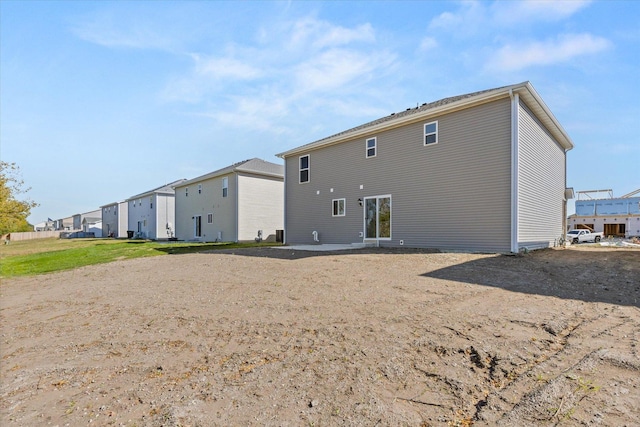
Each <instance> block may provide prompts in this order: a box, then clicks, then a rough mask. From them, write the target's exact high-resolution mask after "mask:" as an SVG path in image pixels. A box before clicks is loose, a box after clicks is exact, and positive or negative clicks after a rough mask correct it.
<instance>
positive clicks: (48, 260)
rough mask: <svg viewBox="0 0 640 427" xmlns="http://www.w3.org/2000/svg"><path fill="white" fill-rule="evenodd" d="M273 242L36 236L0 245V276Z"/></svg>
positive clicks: (263, 244) (6, 276) (23, 274)
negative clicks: (163, 240)
mask: <svg viewBox="0 0 640 427" xmlns="http://www.w3.org/2000/svg"><path fill="white" fill-rule="evenodd" d="M273 245H274V244H273V243H194V242H171V243H161V242H152V241H145V240H115V239H55V238H52V239H35V240H27V241H18V242H11V244H9V245H2V246H1V247H0V277H2V278H8V277H16V276H29V275H35V274H42V273H51V272H54V271H61V270H70V269H73V268H76V267H82V266H85V265H93V264H102V263H107V262H112V261H116V260H121V259H131V258H142V257H150V256H160V255H170V254H187V253H194V252H202V251H210V250H215V249H227V248H228V249H232V248H244V247H253V246H273Z"/></svg>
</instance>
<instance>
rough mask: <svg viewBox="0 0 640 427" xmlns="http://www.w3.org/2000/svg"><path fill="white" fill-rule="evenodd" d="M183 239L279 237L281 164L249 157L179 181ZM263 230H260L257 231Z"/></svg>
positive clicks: (179, 219) (178, 215)
mask: <svg viewBox="0 0 640 427" xmlns="http://www.w3.org/2000/svg"><path fill="white" fill-rule="evenodd" d="M175 190H176V192H175V197H176V237H177V238H178V239H179V240H195V241H203V242H205V241H206V242H213V241H233V242H237V241H253V240H255V239H256V238H262V239H264V240H271V241H275V240H276V234H277V233H276V230H282V229H283V228H284V226H283V223H284V176H283V166H282V165H278V164H275V163H270V162H266V161H264V160H261V159H250V160H246V161H243V162H239V163H236V164H233V165H231V166H228V167H226V168H222V169H219V170H217V171H214V172H211V173H208V174H206V175H202V176H200V177H197V178H194V179H190V180H188V181H184V182H181V183H180V184H178V185H176V186H175ZM259 234H260V236H259Z"/></svg>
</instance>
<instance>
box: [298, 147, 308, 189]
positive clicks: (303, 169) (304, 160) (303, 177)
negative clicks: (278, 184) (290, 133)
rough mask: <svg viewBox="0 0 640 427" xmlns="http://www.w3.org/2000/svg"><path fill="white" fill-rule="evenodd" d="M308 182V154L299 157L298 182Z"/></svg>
mask: <svg viewBox="0 0 640 427" xmlns="http://www.w3.org/2000/svg"><path fill="white" fill-rule="evenodd" d="M303 182H309V155H308V154H307V155H306V156H301V157H300V183H303Z"/></svg>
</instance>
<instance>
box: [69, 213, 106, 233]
mask: <svg viewBox="0 0 640 427" xmlns="http://www.w3.org/2000/svg"><path fill="white" fill-rule="evenodd" d="M85 218H100V209H97V210H95V211H90V212H85V213H81V214H75V215H74V216H73V229H74V230H82V229H83V227H82V221H83V220H84V219H85Z"/></svg>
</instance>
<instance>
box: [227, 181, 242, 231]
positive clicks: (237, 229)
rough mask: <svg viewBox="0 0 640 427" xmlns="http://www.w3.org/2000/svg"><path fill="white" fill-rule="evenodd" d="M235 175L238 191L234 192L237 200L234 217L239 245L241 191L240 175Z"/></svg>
mask: <svg viewBox="0 0 640 427" xmlns="http://www.w3.org/2000/svg"><path fill="white" fill-rule="evenodd" d="M234 175H235V177H236V191H234V192H233V197H235V199H236V214H235V215H234V217H235V219H236V243H237V242H239V241H240V235H239V234H238V233H239V232H240V226H239V223H240V211H239V210H238V207H239V203H238V202H239V199H240V197H238V196H239V194H240V191H239V190H240V189H239V188H238V173H237V172H236V173H235V174H234ZM227 191H229V190H227Z"/></svg>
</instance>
